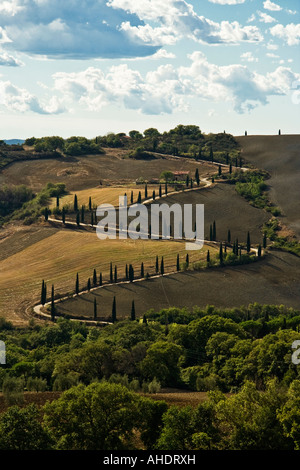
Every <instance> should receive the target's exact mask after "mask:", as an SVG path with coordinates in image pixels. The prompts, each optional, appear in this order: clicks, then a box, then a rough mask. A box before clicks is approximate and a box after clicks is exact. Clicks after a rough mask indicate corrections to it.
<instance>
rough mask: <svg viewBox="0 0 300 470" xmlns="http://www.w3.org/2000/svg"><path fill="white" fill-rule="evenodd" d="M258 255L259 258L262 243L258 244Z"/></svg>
mask: <svg viewBox="0 0 300 470" xmlns="http://www.w3.org/2000/svg"><path fill="white" fill-rule="evenodd" d="M257 256H258V257H259V258H260V257H261V244H259V245H258V249H257Z"/></svg>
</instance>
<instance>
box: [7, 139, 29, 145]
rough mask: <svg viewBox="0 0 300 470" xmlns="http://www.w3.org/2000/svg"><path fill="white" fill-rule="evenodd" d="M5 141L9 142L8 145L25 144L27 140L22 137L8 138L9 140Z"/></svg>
mask: <svg viewBox="0 0 300 470" xmlns="http://www.w3.org/2000/svg"><path fill="white" fill-rule="evenodd" d="M4 142H5V143H6V144H7V145H18V144H20V145H22V144H24V142H25V140H22V139H8V140H4Z"/></svg>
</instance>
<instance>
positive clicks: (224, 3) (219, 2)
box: [209, 0, 246, 5]
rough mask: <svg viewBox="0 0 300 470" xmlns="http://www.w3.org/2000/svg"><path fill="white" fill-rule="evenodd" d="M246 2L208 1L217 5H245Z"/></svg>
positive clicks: (231, 0)
mask: <svg viewBox="0 0 300 470" xmlns="http://www.w3.org/2000/svg"><path fill="white" fill-rule="evenodd" d="M245 1H246V0H209V2H211V3H217V4H218V5H238V4H240V3H245Z"/></svg>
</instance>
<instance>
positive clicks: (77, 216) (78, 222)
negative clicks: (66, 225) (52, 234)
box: [76, 212, 80, 225]
mask: <svg viewBox="0 0 300 470" xmlns="http://www.w3.org/2000/svg"><path fill="white" fill-rule="evenodd" d="M79 217H80V216H79V212H77V213H76V224H77V225H80V218H79Z"/></svg>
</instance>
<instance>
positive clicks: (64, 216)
mask: <svg viewBox="0 0 300 470" xmlns="http://www.w3.org/2000/svg"><path fill="white" fill-rule="evenodd" d="M61 220H62V223H63V224H65V223H66V212H65V208H64V207H63V208H62V211H61Z"/></svg>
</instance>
